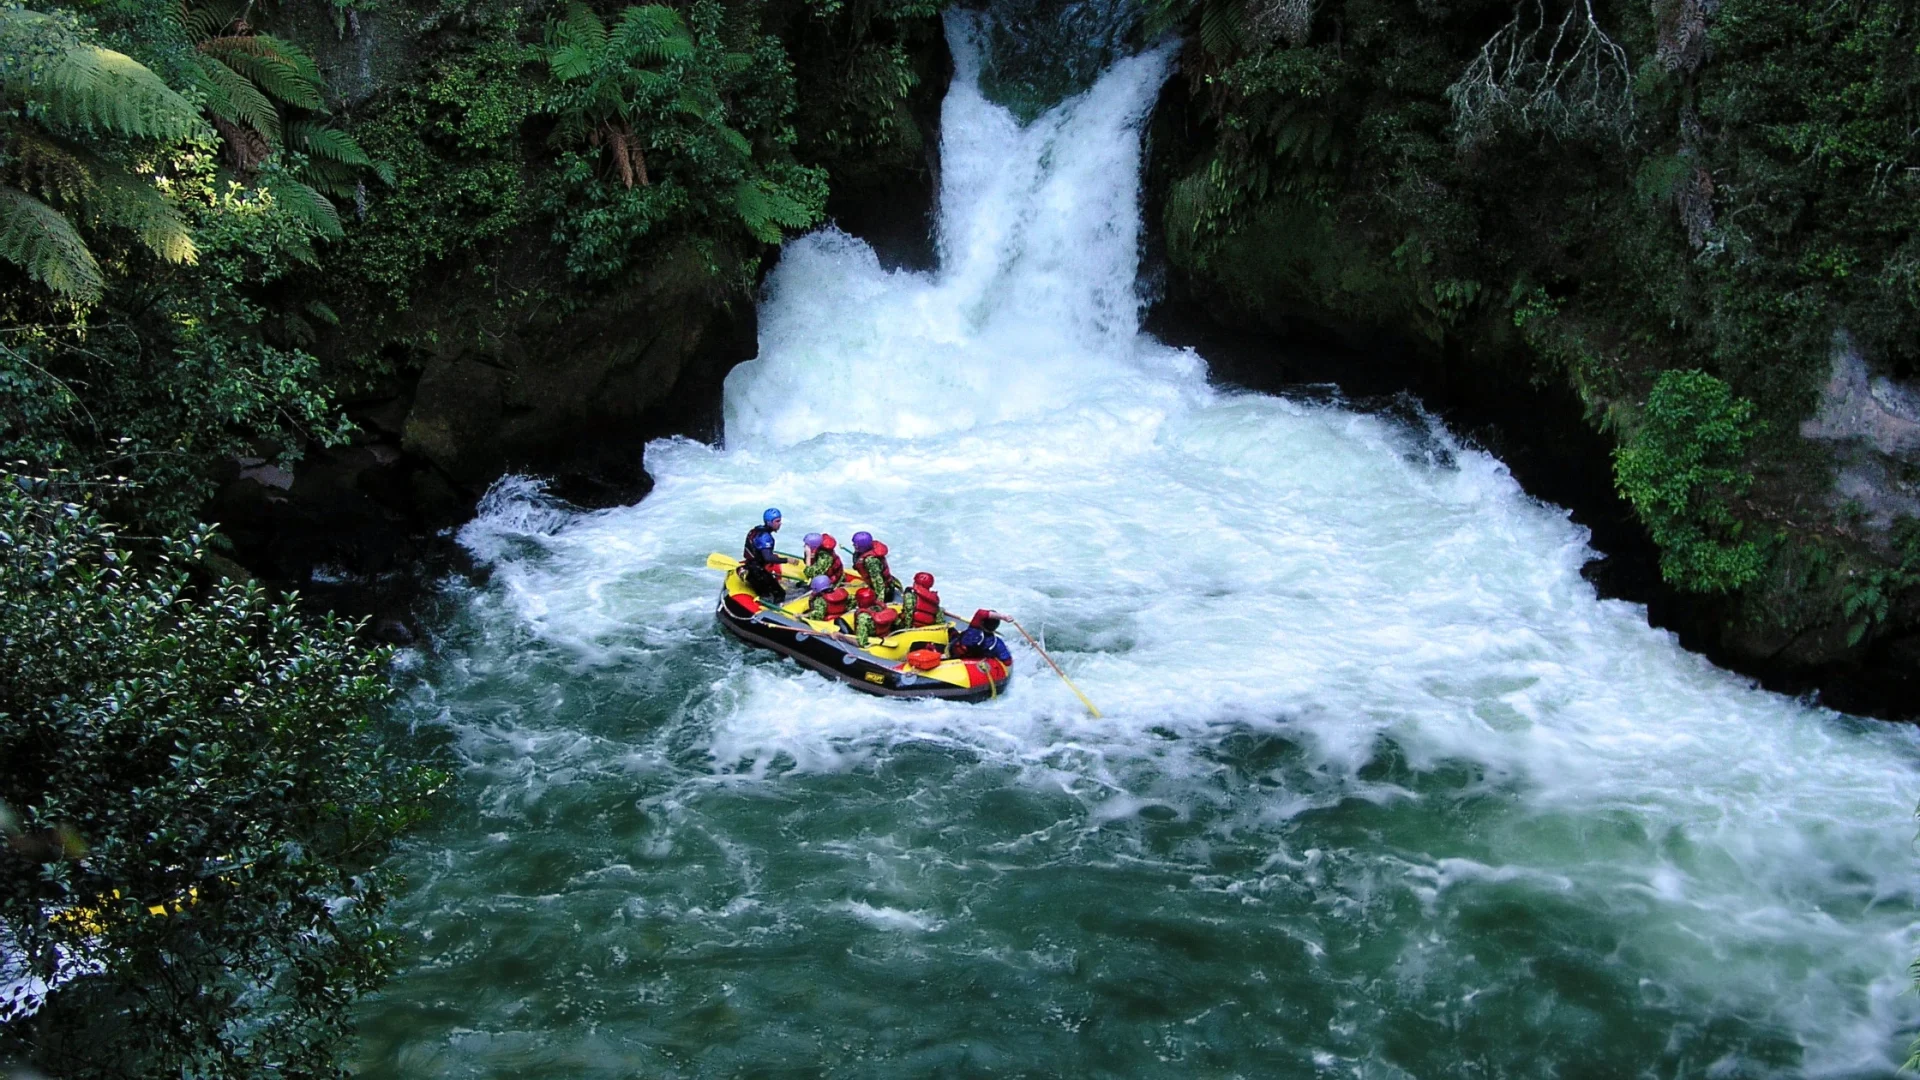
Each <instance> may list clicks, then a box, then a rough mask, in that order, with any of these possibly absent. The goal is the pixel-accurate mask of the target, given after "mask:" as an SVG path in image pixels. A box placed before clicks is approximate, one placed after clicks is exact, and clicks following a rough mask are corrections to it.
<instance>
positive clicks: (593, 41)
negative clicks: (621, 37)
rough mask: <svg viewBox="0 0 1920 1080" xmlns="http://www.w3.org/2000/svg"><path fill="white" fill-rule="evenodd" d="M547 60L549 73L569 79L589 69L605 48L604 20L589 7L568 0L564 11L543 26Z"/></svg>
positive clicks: (555, 76) (583, 75) (598, 59)
mask: <svg viewBox="0 0 1920 1080" xmlns="http://www.w3.org/2000/svg"><path fill="white" fill-rule="evenodd" d="M547 45H548V48H549V51H548V53H547V64H548V67H549V68H550V69H551V70H552V72H553V77H554V78H556V79H558V80H560V81H561V82H570V81H572V80H574V79H578V78H583V77H585V76H587V75H590V74H592V73H593V69H594V68H595V67H597V66H598V65H599V63H600V58H601V55H602V54H603V53H605V52H606V50H607V24H606V23H604V22H601V21H600V16H599V15H596V14H594V11H593V9H592V8H590V7H588V6H587V5H585V4H582V3H580V2H579V0H571V2H570V3H568V4H567V10H566V14H565V15H564V16H562V17H561V18H559V19H556V20H554V21H553V22H552V23H551V24H549V25H548V27H547Z"/></svg>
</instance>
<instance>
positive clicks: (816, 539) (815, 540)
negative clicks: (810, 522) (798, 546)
mask: <svg viewBox="0 0 1920 1080" xmlns="http://www.w3.org/2000/svg"><path fill="white" fill-rule="evenodd" d="M806 544H807V546H808V547H811V548H817V547H819V546H820V534H819V533H808V534H807V535H806Z"/></svg>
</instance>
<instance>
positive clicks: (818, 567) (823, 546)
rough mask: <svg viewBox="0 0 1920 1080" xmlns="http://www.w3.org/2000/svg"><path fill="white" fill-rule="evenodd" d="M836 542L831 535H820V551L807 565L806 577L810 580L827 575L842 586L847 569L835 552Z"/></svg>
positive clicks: (815, 553) (814, 554)
mask: <svg viewBox="0 0 1920 1080" xmlns="http://www.w3.org/2000/svg"><path fill="white" fill-rule="evenodd" d="M834 547H835V542H834V539H833V535H832V534H831V533H822V534H820V550H818V551H816V552H814V553H813V559H812V561H810V562H808V563H807V570H806V576H807V577H809V578H816V577H820V576H821V575H825V576H827V577H828V578H831V579H832V580H833V583H834V584H835V585H838V584H840V582H841V581H842V580H844V579H845V578H846V576H847V568H846V566H845V565H844V564H843V563H841V561H840V555H839V553H838V552H836V551H834Z"/></svg>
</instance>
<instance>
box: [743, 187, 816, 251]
mask: <svg viewBox="0 0 1920 1080" xmlns="http://www.w3.org/2000/svg"><path fill="white" fill-rule="evenodd" d="M733 210H734V213H736V214H738V215H739V217H740V221H741V223H742V224H744V225H746V227H747V231H748V232H751V233H752V234H753V235H754V238H755V239H756V240H759V241H761V242H762V243H766V244H777V243H779V242H780V241H781V240H782V239H783V238H784V236H785V233H784V232H783V231H782V227H783V226H784V227H785V228H788V229H803V228H805V227H807V226H808V225H811V224H813V221H814V217H815V215H814V212H813V211H812V210H811V209H810V208H809V207H807V206H806V205H805V204H803V203H801V202H800V201H799V200H797V199H794V198H793V197H791V196H789V195H788V194H786V193H785V192H783V191H779V190H776V189H775V188H773V187H772V185H769V184H768V183H766V182H765V181H760V180H742V181H740V182H739V183H738V184H736V185H734V189H733Z"/></svg>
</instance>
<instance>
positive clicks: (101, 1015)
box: [0, 474, 442, 1077]
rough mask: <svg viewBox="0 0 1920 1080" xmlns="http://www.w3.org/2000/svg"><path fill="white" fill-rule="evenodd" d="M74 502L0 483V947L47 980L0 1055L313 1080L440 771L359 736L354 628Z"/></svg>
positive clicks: (361, 978)
mask: <svg viewBox="0 0 1920 1080" xmlns="http://www.w3.org/2000/svg"><path fill="white" fill-rule="evenodd" d="M83 491H84V489H83V488H82V487H80V486H76V485H72V484H70V483H66V484H48V483H47V482H45V481H31V480H27V479H25V478H22V477H20V476H18V475H12V474H6V475H0V592H3V593H4V594H5V595H6V597H7V603H6V604H5V605H4V606H3V607H0V802H4V804H5V806H6V807H8V808H10V812H9V814H8V817H9V818H10V819H11V820H9V821H8V822H7V826H8V830H9V832H10V834H11V835H10V836H9V838H8V839H9V841H10V842H9V843H8V844H6V845H5V846H4V847H0V942H4V945H5V947H6V949H7V951H8V952H9V953H11V954H12V956H13V958H14V961H15V962H21V963H24V964H26V965H27V966H28V968H30V970H31V971H32V973H33V974H34V975H36V976H37V977H38V978H39V979H40V980H41V981H42V982H44V983H46V984H48V985H49V986H50V987H51V988H50V989H49V990H48V991H47V992H46V993H45V996H44V1001H43V1002H40V1003H39V1007H38V1009H37V1011H31V1015H25V1016H23V1015H20V1014H19V1013H20V1011H22V1010H15V1009H10V1008H9V1005H10V1004H15V1005H17V1004H21V1003H6V1002H0V1055H5V1054H17V1055H20V1056H22V1057H24V1058H25V1059H27V1060H29V1061H32V1062H33V1063H35V1064H37V1065H39V1066H41V1067H43V1068H46V1069H48V1070H50V1071H53V1072H55V1073H57V1074H58V1075H61V1076H69V1077H96V1076H97V1077H121V1076H156V1075H194V1076H215V1075H217V1076H265V1075H276V1076H325V1075H334V1074H336V1073H337V1072H338V1069H337V1066H336V1063H335V1054H336V1052H337V1050H338V1048H339V1044H340V1041H341V1039H342V1037H343V1035H344V1034H345V1033H346V1032H347V1031H348V1017H347V1007H348V1005H349V1004H350V1003H351V1001H352V999H353V998H354V996H355V995H357V994H359V993H361V992H364V991H366V990H368V989H370V988H371V987H373V986H375V985H377V984H378V983H379V982H380V980H381V979H382V978H383V976H384V975H385V974H386V973H387V971H388V970H389V968H390V966H391V963H392V958H393V954H392V941H391V939H390V937H389V935H388V933H387V931H386V930H385V928H384V927H383V925H382V922H381V912H382V909H383V907H384V904H385V896H386V890H387V888H388V887H389V884H390V881H389V876H388V875H387V874H386V873H385V872H384V871H381V870H380V869H378V865H377V864H378V862H379V861H380V859H381V856H382V855H383V854H384V853H385V852H386V851H387V849H388V846H389V845H390V844H391V842H392V841H393V839H394V838H395V837H396V836H398V835H399V834H400V833H401V832H402V831H404V830H405V829H407V828H408V827H409V826H410V825H412V824H413V823H415V822H416V821H418V820H419V818H420V816H421V814H422V812H423V810H422V806H423V801H424V799H425V798H426V796H427V795H428V793H429V792H430V791H431V789H432V788H433V787H434V786H435V785H437V784H438V783H440V782H441V781H442V777H441V776H440V775H439V774H437V773H435V772H434V771H432V770H430V769H426V768H423V767H420V766H418V765H415V764H409V763H408V762H407V761H405V760H403V759H401V758H399V757H397V756H396V754H395V751H394V749H393V747H392V745H391V744H390V742H389V741H388V740H383V739H382V738H380V737H379V736H378V733H377V724H376V721H375V720H374V719H372V715H373V713H372V710H374V709H375V708H376V707H377V706H378V705H379V704H380V702H381V701H382V700H384V698H385V697H386V695H387V693H388V689H387V680H386V678H385V675H384V666H385V656H384V655H383V654H380V653H377V652H372V651H368V650H365V649H362V648H359V647H357V646H356V645H355V644H354V643H353V640H352V633H351V631H352V628H351V627H348V626H345V625H343V624H341V623H338V622H335V621H332V620H330V619H329V620H327V621H324V622H322V623H320V624H318V625H309V624H308V623H306V622H305V621H303V619H302V618H301V617H300V616H299V615H298V614H296V612H295V611H294V609H293V608H292V607H291V606H289V605H286V604H281V603H273V602H270V601H269V600H268V599H267V597H266V595H265V594H264V593H263V592H262V591H261V590H260V589H259V587H258V586H255V585H251V584H248V585H239V584H233V583H231V582H226V583H221V584H217V585H200V584H196V583H195V577H194V574H193V571H194V569H195V567H196V566H197V564H198V563H199V560H200V558H201V549H202V545H203V542H204V537H203V536H196V535H184V536H179V537H175V538H172V539H168V540H165V541H163V542H162V543H161V544H160V546H159V549H158V551H157V553H156V555H155V557H153V558H151V559H146V558H141V557H139V556H137V555H136V554H135V553H134V552H133V551H131V550H128V549H127V548H124V547H122V546H121V545H120V543H119V542H118V539H117V538H116V536H115V534H114V532H113V531H112V530H111V529H110V528H109V527H108V526H107V525H106V524H105V523H104V522H103V521H102V520H101V519H100V518H99V517H98V516H97V515H96V513H95V512H94V511H93V510H92V509H91V507H90V505H89V503H90V499H89V498H88V497H87V496H86V495H85V494H83V493H81V492H83ZM25 1004H27V1005H28V1006H29V1010H30V1008H31V1004H32V1003H25Z"/></svg>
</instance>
